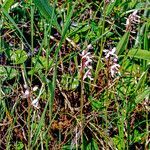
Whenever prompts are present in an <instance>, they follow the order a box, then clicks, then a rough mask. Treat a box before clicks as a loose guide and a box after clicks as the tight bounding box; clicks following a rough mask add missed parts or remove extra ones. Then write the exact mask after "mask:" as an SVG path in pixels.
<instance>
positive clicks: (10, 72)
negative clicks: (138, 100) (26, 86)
mask: <svg viewBox="0 0 150 150" xmlns="http://www.w3.org/2000/svg"><path fill="white" fill-rule="evenodd" d="M17 73H18V71H17V70H16V69H14V68H12V67H6V66H0V79H1V80H2V81H5V80H11V79H12V78H14V77H16V75H17Z"/></svg>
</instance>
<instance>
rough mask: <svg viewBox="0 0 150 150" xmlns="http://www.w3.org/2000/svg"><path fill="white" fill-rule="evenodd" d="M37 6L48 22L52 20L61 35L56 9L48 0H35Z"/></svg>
mask: <svg viewBox="0 0 150 150" xmlns="http://www.w3.org/2000/svg"><path fill="white" fill-rule="evenodd" d="M34 3H35V5H36V6H37V7H38V9H39V11H40V12H41V14H42V15H43V16H44V17H45V19H47V20H48V21H51V20H52V24H53V25H54V27H56V28H57V30H58V31H59V32H60V33H61V29H60V26H59V24H58V22H57V17H56V14H54V8H53V7H52V6H50V4H49V2H48V0H34Z"/></svg>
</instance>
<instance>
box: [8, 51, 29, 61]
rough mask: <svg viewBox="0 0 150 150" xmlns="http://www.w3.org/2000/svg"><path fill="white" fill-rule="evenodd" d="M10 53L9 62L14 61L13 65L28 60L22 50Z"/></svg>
mask: <svg viewBox="0 0 150 150" xmlns="http://www.w3.org/2000/svg"><path fill="white" fill-rule="evenodd" d="M10 53H11V54H10V55H11V60H12V61H14V63H15V64H22V63H24V62H25V61H26V60H27V58H28V56H27V53H26V52H25V51H24V50H16V51H11V52H10Z"/></svg>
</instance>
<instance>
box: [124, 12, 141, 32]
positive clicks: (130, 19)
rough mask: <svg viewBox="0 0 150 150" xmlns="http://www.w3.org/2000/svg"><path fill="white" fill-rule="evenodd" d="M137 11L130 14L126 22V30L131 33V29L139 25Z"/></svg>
mask: <svg viewBox="0 0 150 150" xmlns="http://www.w3.org/2000/svg"><path fill="white" fill-rule="evenodd" d="M137 13H138V11H137V10H135V11H134V12H133V13H132V14H130V15H129V17H128V18H127V20H126V30H127V31H131V30H132V27H133V26H134V25H135V24H137V23H140V16H138V15H137Z"/></svg>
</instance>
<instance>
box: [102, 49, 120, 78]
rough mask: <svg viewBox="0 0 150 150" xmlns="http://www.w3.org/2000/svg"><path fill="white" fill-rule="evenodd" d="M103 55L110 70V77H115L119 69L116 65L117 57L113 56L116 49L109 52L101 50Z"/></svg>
mask: <svg viewBox="0 0 150 150" xmlns="http://www.w3.org/2000/svg"><path fill="white" fill-rule="evenodd" d="M103 52H104V53H105V59H106V60H107V61H108V62H109V64H108V68H109V69H110V74H111V77H113V78H114V77H115V76H116V75H117V74H120V72H119V68H120V65H119V64H118V63H117V62H118V56H117V55H116V54H115V52H116V48H115V47H114V48H113V49H111V50H107V49H105V50H103Z"/></svg>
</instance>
